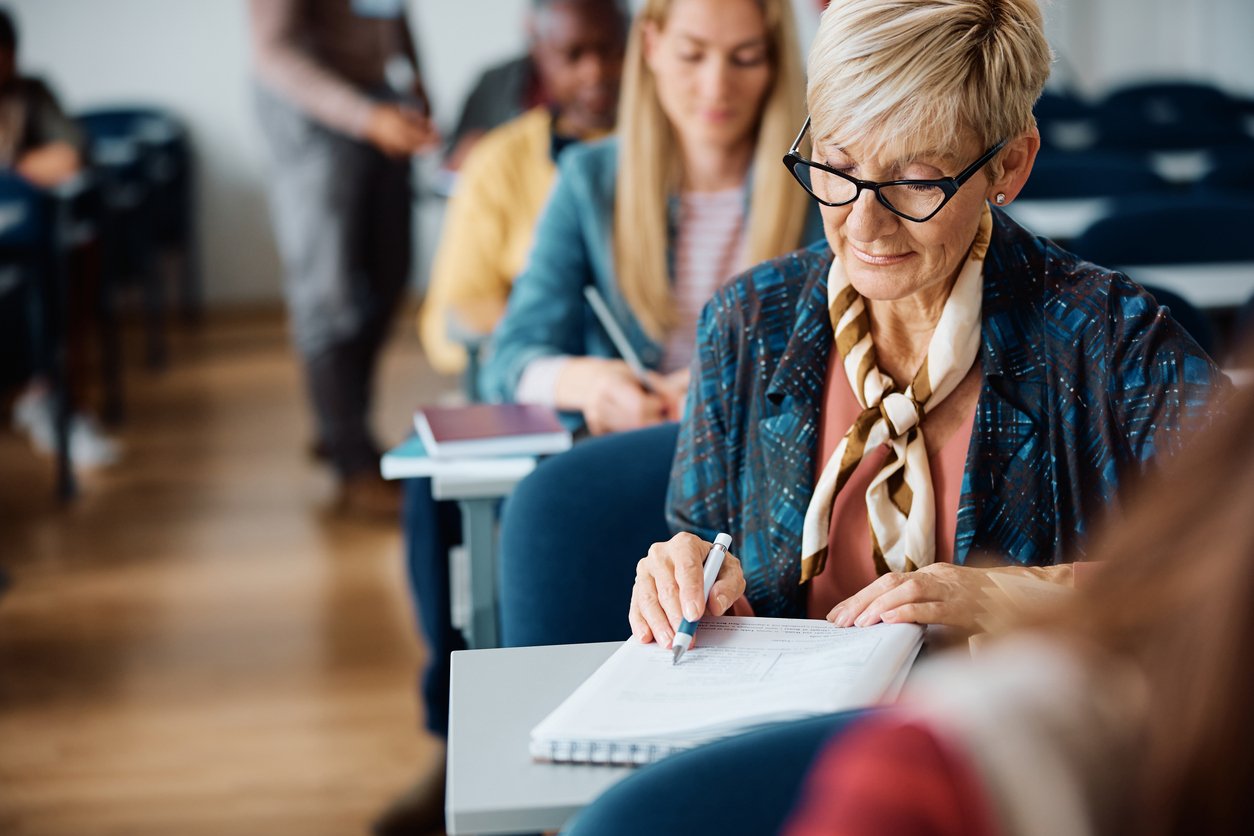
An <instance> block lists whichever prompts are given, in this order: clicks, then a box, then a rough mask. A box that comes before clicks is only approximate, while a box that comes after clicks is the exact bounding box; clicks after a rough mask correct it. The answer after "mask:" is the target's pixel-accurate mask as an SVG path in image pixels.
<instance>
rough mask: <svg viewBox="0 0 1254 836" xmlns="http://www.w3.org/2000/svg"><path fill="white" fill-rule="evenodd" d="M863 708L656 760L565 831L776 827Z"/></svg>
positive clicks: (608, 833) (755, 833)
mask: <svg viewBox="0 0 1254 836" xmlns="http://www.w3.org/2000/svg"><path fill="white" fill-rule="evenodd" d="M866 713H867V712H865V711H847V712H843V713H840V714H828V715H825V716H822V717H811V718H808V719H805V720H797V721H794V722H791V723H781V724H779V725H776V726H770V727H768V728H764V729H762V730H759V731H755V732H750V733H748V734H744V735H740V736H737V737H732V738H728V739H727V740H720V741H718V742H716V743H710V744H708V745H705V746H702V747H700V748H697V749H691V750H689V751H687V752H680V753H678V754H675V755H671V756H670V757H668V758H666V759H664V760H661V761H658V762H657V763H655V764H652V765H650V766H646V767H644V768H642V769H641V770H640V771H638V772H636V773H634V774H632V775H630V776H628V777H627V778H624V779H623V780H622V781H620V782H619V783H618V784H615V785H614V786H612V787H610V788H609V789H608V790H606V791H605V793H604V794H602V795H601V797H600V798H598V799H597V800H596V801H595V802H593V803H592V804H590V805H589V806H588V807H586V808H585V809H584V810H583V811H581V812H580V813H578V814H577V815H576V816H575V818H574V820H573V821H572V822H571V823H570V825H569V826H568V827H567V828H565V829H564V830H563V831H562V832H563V833H565V834H568V836H594V835H595V836H620V834H621V836H627V834H633V836H634V834H639V833H647V834H650V836H669V834H674V836H691V834H694V833H717V834H720V836H740V835H741V834H743V835H744V836H759V834H763V833H777V832H779V830H780V827H781V826H782V825H783V824H784V823H785V822H786V821H787V818H788V815H789V814H790V813H791V812H792V809H793V806H794V805H795V804H796V802H797V800H798V796H799V793H800V791H801V788H802V787H803V786H804V785H805V776H806V773H807V772H809V770H810V766H811V764H812V763H813V762H814V760H815V758H816V756H817V755H818V754H819V752H820V751H821V750H822V749H823V747H824V746H825V745H826V744H827V743H828V742H829V741H831V740H832V739H833V738H835V737H836V736H838V735H840V734H842V733H843V732H844V731H845V730H846V729H848V728H849V727H850V726H852V725H853V724H854V723H855V722H856V721H857V720H858V718H859V717H862V716H865V715H866Z"/></svg>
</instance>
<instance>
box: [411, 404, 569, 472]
mask: <svg viewBox="0 0 1254 836" xmlns="http://www.w3.org/2000/svg"><path fill="white" fill-rule="evenodd" d="M414 428H415V429H416V430H418V437H419V438H421V439H422V443H423V445H424V446H425V447H426V448H427V454H428V455H430V456H431V457H432V458H437V459H457V458H461V459H477V458H487V457H491V456H541V455H545V454H548V453H560V452H562V451H563V450H569V449H570V443H571V438H570V431H569V430H567V429H566V428H565V427H563V426H562V423H561V422H560V421H559V420H558V419H557V413H556V412H554V411H553V410H552V409H550V408H548V407H546V406H533V405H529V404H512V403H503V404H472V405H471V406H426V407H423V408H422V409H420V410H418V412H416V413H414Z"/></svg>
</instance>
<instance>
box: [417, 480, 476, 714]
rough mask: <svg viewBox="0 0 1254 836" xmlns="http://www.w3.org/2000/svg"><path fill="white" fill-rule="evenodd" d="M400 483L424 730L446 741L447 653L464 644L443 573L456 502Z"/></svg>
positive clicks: (427, 485)
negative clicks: (423, 656)
mask: <svg viewBox="0 0 1254 836" xmlns="http://www.w3.org/2000/svg"><path fill="white" fill-rule="evenodd" d="M404 484H405V507H404V517H403V519H404V526H405V566H406V570H407V571H408V574H409V589H410V595H411V597H412V600H413V602H414V608H415V609H416V610H417V615H418V626H419V628H420V629H421V630H422V634H423V638H424V639H425V640H426V644H427V666H426V669H425V670H424V671H423V674H422V684H421V689H420V690H421V691H422V700H423V703H424V705H425V708H426V717H427V729H428V730H429V731H430V732H431V733H432V734H434V735H437V736H439V737H448V690H449V664H450V654H451V653H452V652H453V651H454V650H465V649H466V640H465V639H464V638H463V637H462V634H461V632H460V631H458V630H455V629H454V628H453V620H452V595H451V594H450V592H449V571H448V550H449V548H450V547H451V546H455V545H457V544H459V543H460V542H461V540H462V530H461V509H459V508H458V507H457V503H456V502H447V501H444V502H438V501H436V499H435V498H434V497H433V496H432V495H431V480H430V479H406V480H405V483H404Z"/></svg>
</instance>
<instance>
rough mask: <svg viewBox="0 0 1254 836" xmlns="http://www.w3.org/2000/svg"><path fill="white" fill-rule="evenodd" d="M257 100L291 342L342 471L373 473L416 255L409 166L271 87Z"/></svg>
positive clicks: (345, 473) (324, 434)
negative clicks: (374, 392)
mask: <svg viewBox="0 0 1254 836" xmlns="http://www.w3.org/2000/svg"><path fill="white" fill-rule="evenodd" d="M257 95H258V104H259V108H258V111H259V117H260V122H261V127H262V131H263V133H264V134H265V137H266V140H267V143H268V144H269V146H270V151H271V166H270V180H271V183H270V203H271V215H272V216H273V220H274V228H275V235H276V239H277V242H278V246H279V254H280V255H281V256H282V259H283V268H284V274H285V281H284V292H285V296H286V298H287V306H288V313H289V316H290V319H291V328H292V338H293V341H294V342H295V344H296V349H297V351H298V352H299V353H300V356H301V359H302V361H303V364H304V370H305V378H306V383H307V385H308V389H309V397H310V401H311V402H312V405H313V411H314V418H315V421H316V425H317V432H318V435H319V438H320V439H321V441H322V442H323V443H324V444H325V445H326V448H327V451H328V453H329V455H330V457H331V461H332V463H333V464H334V466H335V468H336V470H337V471H338V472H339V473H340V474H341V475H342V476H350V475H353V474H356V473H361V472H366V471H374V470H376V469H377V467H378V450H377V449H376V448H375V445H374V443H373V440H372V436H371V433H370V430H369V426H368V415H369V410H370V400H371V389H372V383H373V378H374V371H375V363H376V360H377V358H378V355H379V350H380V349H381V347H382V346H383V343H384V340H385V339H386V338H387V333H388V329H389V327H390V325H391V322H392V318H393V315H394V314H395V312H396V308H397V305H398V304H399V303H400V300H401V297H402V294H403V293H404V290H405V287H406V285H407V283H408V280H409V267H410V259H411V256H412V240H411V235H412V225H411V214H412V197H411V189H410V167H409V162H408V160H392V159H390V158H388V157H386V156H385V155H383V154H381V153H380V152H379V151H378V150H376V149H375V148H374V147H372V146H370V145H368V144H366V143H364V142H360V141H358V140H356V139H353V138H351V137H348V136H344V135H342V134H338V133H336V132H334V131H331V130H329V129H327V128H324V127H323V126H321V125H319V124H318V123H317V122H314V121H313V120H312V119H310V118H309V117H308V116H306V115H305V114H304V113H302V112H301V111H299V110H298V109H296V108H295V107H293V106H292V105H290V104H288V103H287V102H286V101H284V100H283V99H281V98H279V97H277V96H275V95H273V94H271V93H269V92H268V91H266V90H264V89H259V90H258V94H257Z"/></svg>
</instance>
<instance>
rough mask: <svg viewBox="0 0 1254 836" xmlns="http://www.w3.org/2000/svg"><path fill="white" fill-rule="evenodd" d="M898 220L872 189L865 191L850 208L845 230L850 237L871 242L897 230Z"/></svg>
mask: <svg viewBox="0 0 1254 836" xmlns="http://www.w3.org/2000/svg"><path fill="white" fill-rule="evenodd" d="M897 223H898V218H897V216H896V215H894V214H893V213H892V212H890V211H888V208H887V207H886V206H884V204H882V203H880V202H879V199H878V198H877V197H876V195H875V192H874V191H873V190H872V189H863V190H862V193H861V194H859V195H858V198H857V200H855V201H854V202H853V203H852V204H850V206H849V214H848V215H847V216H846V217H845V228H846V230H847V232H848V233H849V236H850V237H851V238H853V239H854V240H857V241H864V242H870V241H875V240H877V239H879V238H883V237H884V236H885V235H889V234H891V233H892V232H893V230H894V229H896V225H897Z"/></svg>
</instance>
